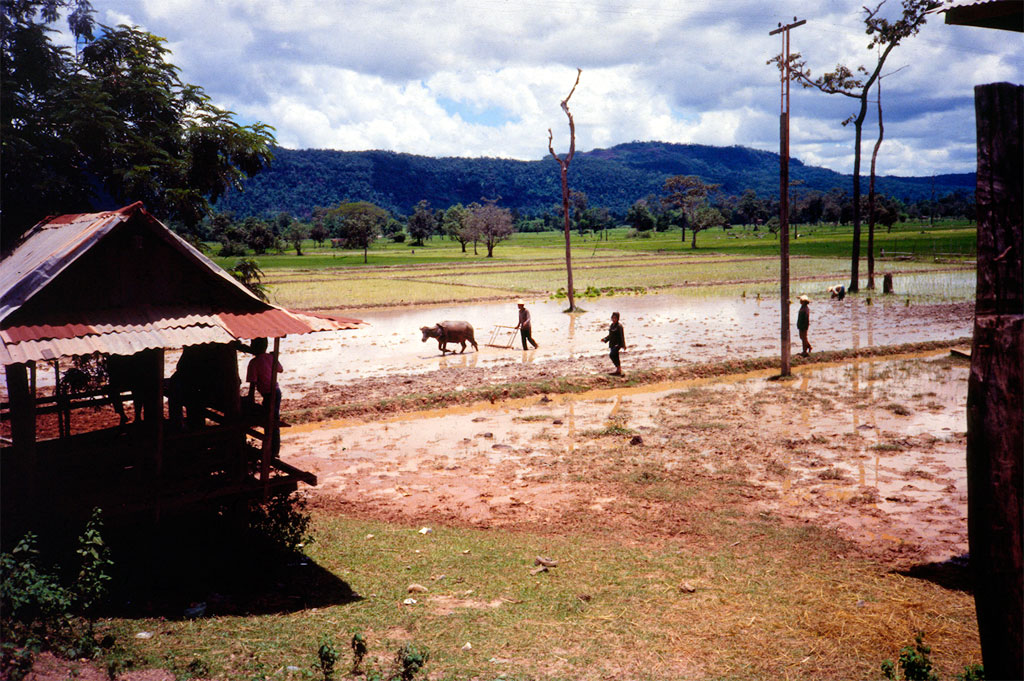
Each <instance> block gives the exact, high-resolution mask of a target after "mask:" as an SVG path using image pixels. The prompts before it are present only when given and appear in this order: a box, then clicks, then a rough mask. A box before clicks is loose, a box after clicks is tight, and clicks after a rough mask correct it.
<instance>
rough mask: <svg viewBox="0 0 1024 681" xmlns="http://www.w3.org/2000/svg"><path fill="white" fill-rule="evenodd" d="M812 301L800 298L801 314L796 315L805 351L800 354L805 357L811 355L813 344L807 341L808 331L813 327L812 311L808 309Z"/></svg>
mask: <svg viewBox="0 0 1024 681" xmlns="http://www.w3.org/2000/svg"><path fill="white" fill-rule="evenodd" d="M810 302H811V299H810V298H808V297H807V296H800V312H799V313H797V315H796V330H797V331H799V332H800V342H801V343H802V344H803V351H802V352H801V353H800V354H801V355H803V356H804V357H807V356H808V355H810V354H811V350H812V348H811V343H810V341H808V340H807V329H808V328H810V326H811V309H810V308H809V307H808V303H810Z"/></svg>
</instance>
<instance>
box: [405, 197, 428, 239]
mask: <svg viewBox="0 0 1024 681" xmlns="http://www.w3.org/2000/svg"><path fill="white" fill-rule="evenodd" d="M408 228H409V236H410V237H412V245H413V246H422V245H423V240H424V239H427V238H429V237H430V236H431V235H432V234H433V233H434V213H433V211H431V210H430V204H429V203H427V201H426V199H424V200H422V201H420V202H419V203H417V204H416V208H415V209H413V212H412V215H410V216H409V223H408Z"/></svg>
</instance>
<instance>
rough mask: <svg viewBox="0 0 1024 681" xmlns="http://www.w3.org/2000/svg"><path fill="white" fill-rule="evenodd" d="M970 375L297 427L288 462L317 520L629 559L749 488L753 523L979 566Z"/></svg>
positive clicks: (712, 385) (881, 553) (517, 405)
mask: <svg viewBox="0 0 1024 681" xmlns="http://www.w3.org/2000/svg"><path fill="white" fill-rule="evenodd" d="M967 372H968V363H967V362H966V361H964V360H956V359H952V358H950V357H949V354H948V352H940V353H937V354H936V353H931V354H930V355H929V356H919V357H912V358H904V359H890V360H870V361H863V360H859V361H855V362H849V363H839V364H832V365H824V366H820V365H819V366H807V367H802V368H799V369H798V370H797V371H796V372H795V376H794V378H793V379H792V380H788V381H779V380H774V379H772V378H771V374H773V373H777V372H761V373H759V374H757V375H754V376H739V377H731V378H727V379H700V380H691V381H685V382H678V383H674V384H652V385H647V386H641V387H637V388H611V389H607V390H599V391H593V392H590V393H585V394H580V395H552V396H550V397H549V396H543V395H542V396H533V397H529V398H523V399H519V400H510V401H506V402H502V403H499V404H495V405H490V404H483V405H475V406H468V407H455V408H445V409H439V410H436V411H434V412H426V413H424V412H414V413H408V414H402V415H396V416H393V417H390V418H386V419H383V420H379V419H378V420H375V421H373V422H366V421H358V420H352V421H338V422H327V423H317V424H308V425H302V426H296V427H293V428H291V429H289V430H288V431H287V434H286V435H285V436H284V438H283V449H282V454H283V456H284V458H286V459H287V460H288V461H290V462H291V463H293V464H295V465H297V466H299V467H300V468H303V469H305V470H310V471H312V472H314V473H316V475H317V476H318V478H319V484H318V486H317V487H315V488H309V489H308V490H307V494H308V495H309V498H310V499H311V500H312V502H313V504H314V506H317V507H321V508H325V509H330V510H337V511H341V512H344V513H346V514H352V515H356V516H365V517H372V518H377V519H382V520H387V521H395V522H400V523H403V524H431V523H441V524H446V523H447V524H457V525H470V526H476V527H481V528H509V529H527V530H532V531H539V532H554V533H557V534H569V533H572V532H576V531H585V532H595V531H600V532H608V531H610V532H613V533H615V534H616V535H618V536H619V539H620V540H622V541H625V542H630V543H633V542H643V541H648V540H650V539H652V538H655V537H657V536H659V535H661V536H671V535H675V534H678V533H681V532H683V531H684V530H685V525H686V520H685V517H686V515H687V513H688V512H690V511H692V512H693V513H697V512H698V509H699V507H700V506H701V504H702V503H704V502H703V501H702V500H701V499H700V498H695V499H694V500H693V508H689V509H688V508H687V507H688V505H689V504H687V503H684V504H682V506H680V505H679V503H676V502H677V501H678V499H677V498H676V497H678V496H679V495H680V494H683V493H684V492H685V490H686V489H687V488H688V487H693V488H699V487H702V486H703V485H704V484H706V483H707V481H708V479H709V478H710V479H712V480H713V479H723V480H724V479H726V478H741V479H743V480H744V483H745V484H748V485H749V487H747V488H746V489H747V490H748V493H746V496H745V504H747V505H748V506H750V507H753V508H755V509H757V510H758V511H763V512H768V513H772V514H778V515H781V516H784V517H786V518H790V519H792V520H793V521H795V522H807V523H814V524H820V525H823V526H826V527H830V528H833V529H835V530H837V531H838V532H839V533H840V534H841V535H842V536H844V537H845V538H848V539H850V540H851V541H853V542H854V543H855V545H856V546H858V547H859V549H860V551H862V552H863V553H865V554H867V555H871V556H874V557H877V558H879V559H882V560H885V561H886V562H889V563H891V564H892V565H893V566H899V567H910V566H913V565H920V564H928V563H939V562H942V561H947V560H949V559H953V558H956V557H958V556H961V555H963V554H964V553H966V551H967V526H966V502H967V496H966V473H965V466H964V447H965V418H966V417H965V403H966V390H967ZM623 448H625V449H627V450H629V451H630V452H631V453H632V455H633V457H634V458H635V459H636V460H637V461H640V462H641V464H642V465H641V469H642V470H641V472H640V473H639V475H640V476H644V475H646V476H648V477H649V479H650V484H651V485H653V486H655V488H657V489H658V490H660V491H658V492H656V493H654V494H653V495H651V498H649V499H641V500H638V499H637V498H636V496H635V495H633V494H629V493H626V492H624V491H623V487H624V484H623V483H624V481H623V475H624V472H623V471H616V470H607V469H606V466H605V465H604V463H603V462H604V461H606V460H611V459H612V457H611V456H610V455H608V452H609V451H611V450H615V451H619V450H622V449H623ZM630 475H632V476H633V477H635V475H636V471H633V472H631V473H630ZM631 481H632V482H636V480H631ZM659 495H662V496H664V497H665V500H664V501H662V502H659V500H658V497H659ZM684 496H685V495H684ZM670 498H671V500H672V503H668V500H669V499H670Z"/></svg>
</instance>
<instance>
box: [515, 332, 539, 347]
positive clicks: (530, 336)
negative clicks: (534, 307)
mask: <svg viewBox="0 0 1024 681" xmlns="http://www.w3.org/2000/svg"><path fill="white" fill-rule="evenodd" d="M519 335H520V336H522V337H523V350H526V349H527V348H526V341H530V342H531V343H533V347H537V341H535V340H533V331H532V328H531V327H529V326H521V327H519Z"/></svg>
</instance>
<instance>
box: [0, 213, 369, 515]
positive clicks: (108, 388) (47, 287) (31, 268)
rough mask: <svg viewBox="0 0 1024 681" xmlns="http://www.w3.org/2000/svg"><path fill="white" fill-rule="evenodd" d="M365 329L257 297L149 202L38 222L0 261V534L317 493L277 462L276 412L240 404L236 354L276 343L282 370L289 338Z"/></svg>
mask: <svg viewBox="0 0 1024 681" xmlns="http://www.w3.org/2000/svg"><path fill="white" fill-rule="evenodd" d="M361 324H362V322H360V321H358V320H355V319H345V318H340V317H325V316H318V315H310V314H303V313H297V312H293V311H290V310H285V309H283V308H280V307H277V306H275V305H271V304H269V303H266V302H263V301H261V300H260V299H259V298H257V297H256V296H255V295H253V294H252V293H251V292H250V291H249V290H248V289H246V288H245V287H244V286H242V285H241V284H240V283H238V282H237V281H236V280H235V279H234V278H233V277H232V276H230V275H229V274H228V273H226V272H225V271H224V270H222V269H221V268H219V267H218V266H217V265H216V264H214V263H213V262H212V261H211V260H209V259H208V258H206V257H205V256H203V255H202V254H201V253H200V252H199V251H197V250H196V249H195V248H193V247H192V246H191V245H189V244H188V243H187V242H185V241H184V240H182V239H181V238H179V237H178V236H177V235H175V234H174V233H173V232H171V231H170V230H169V229H167V228H166V227H165V226H164V225H163V224H161V223H160V222H159V221H158V220H156V219H155V218H154V217H153V216H151V215H150V214H149V213H147V212H146V210H145V209H144V208H143V206H142V205H141V203H135V204H132V205H130V206H127V207H125V208H122V209H120V210H116V211H109V212H102V213H91V214H82V215H63V216H60V217H55V218H51V219H47V220H45V221H43V222H41V223H40V224H38V225H36V226H35V227H34V228H33V229H32V230H30V231H29V232H28V233H26V235H25V236H24V237H23V238H22V240H21V241H20V242H19V243H18V244H17V245H16V247H15V248H14V249H12V250H11V251H10V254H9V255H8V256H7V257H6V258H5V259H4V260H3V261H0V361H2V363H3V366H4V370H5V376H6V388H7V395H6V401H4V402H3V404H2V405H0V416H2V420H0V437H2V440H0V484H2V490H0V498H2V505H3V523H4V526H5V527H8V526H10V525H11V524H30V525H34V524H37V522H36V521H39V520H41V519H46V518H48V519H49V520H51V521H54V522H61V519H62V518H68V519H71V518H76V517H78V516H79V515H80V514H83V513H87V512H88V511H89V509H91V508H94V507H100V508H103V509H104V511H105V513H106V516H107V517H108V518H111V519H114V518H117V517H118V516H133V517H135V518H138V517H139V515H140V514H144V515H145V514H149V515H150V516H152V517H159V516H160V514H166V513H171V512H174V511H175V510H180V509H186V510H187V509H188V508H190V507H195V506H197V505H203V504H211V503H216V504H231V503H234V502H241V501H247V500H251V499H253V498H266V497H267V496H268V495H269V494H271V493H275V492H278V491H288V490H294V489H296V488H297V486H298V483H299V482H300V481H302V482H306V483H308V484H311V485H313V484H316V477H315V476H314V475H312V474H311V473H308V472H305V471H301V470H299V469H297V468H295V467H293V466H290V465H289V464H287V463H286V462H284V461H282V460H281V459H280V458H278V457H277V454H276V452H275V451H274V447H273V446H272V440H273V438H272V437H271V436H270V434H271V433H273V432H274V430H275V429H276V427H277V426H278V424H277V422H276V421H275V419H276V416H275V409H274V405H272V404H266V405H263V408H262V409H260V410H256V411H254V410H252V409H246V408H243V407H244V404H243V402H244V401H243V400H242V399H241V397H240V387H241V386H240V383H241V382H240V380H239V371H238V354H237V352H238V350H239V349H242V348H245V347H246V345H245V343H244V341H247V340H250V339H254V338H270V339H273V353H274V359H275V360H276V359H277V355H278V352H279V348H280V345H279V343H280V339H281V338H283V337H284V336H286V335H291V334H305V333H311V332H315V331H331V330H342V329H354V328H357V327H359V326H360V325H361ZM178 350H181V355H180V359H179V361H178V363H177V368H176V369H173V368H172V369H169V370H167V371H165V364H166V363H167V362H168V360H173V358H174V356H176V355H177V351H178ZM86 357H88V358H93V363H92V366H93V369H94V371H91V372H90V370H89V369H88V367H87V366H85V364H84V363H83V362H82V358H86ZM76 358H77V361H78V363H79V364H82V365H83V366H85V368H84V369H83V368H82V367H75V366H73V364H72V360H73V359H76ZM96 367H99V369H97V368H96ZM274 380H275V381H276V375H275V378H274ZM76 383H77V385H76ZM272 399H273V398H271V400H272ZM126 400H130V401H131V403H132V404H133V406H134V410H133V411H134V413H133V416H134V418H133V419H128V418H127V414H125V416H122V417H121V418H116V417H112V418H114V420H113V421H111V416H110V415H111V414H113V412H112V411H111V410H110V408H109V407H108V406H107V405H115V406H119V405H120V404H121V403H122V402H124V401H126ZM98 410H100V411H98ZM104 411H105V412H106V413H107V415H108V418H106V420H105V419H104V418H101V417H100V416H99V415H101V414H102V413H103V412H104ZM179 413H180V414H182V415H183V416H184V417H185V418H178V415H179ZM22 521H32V522H28V523H23V522H22ZM8 529H9V527H8Z"/></svg>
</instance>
